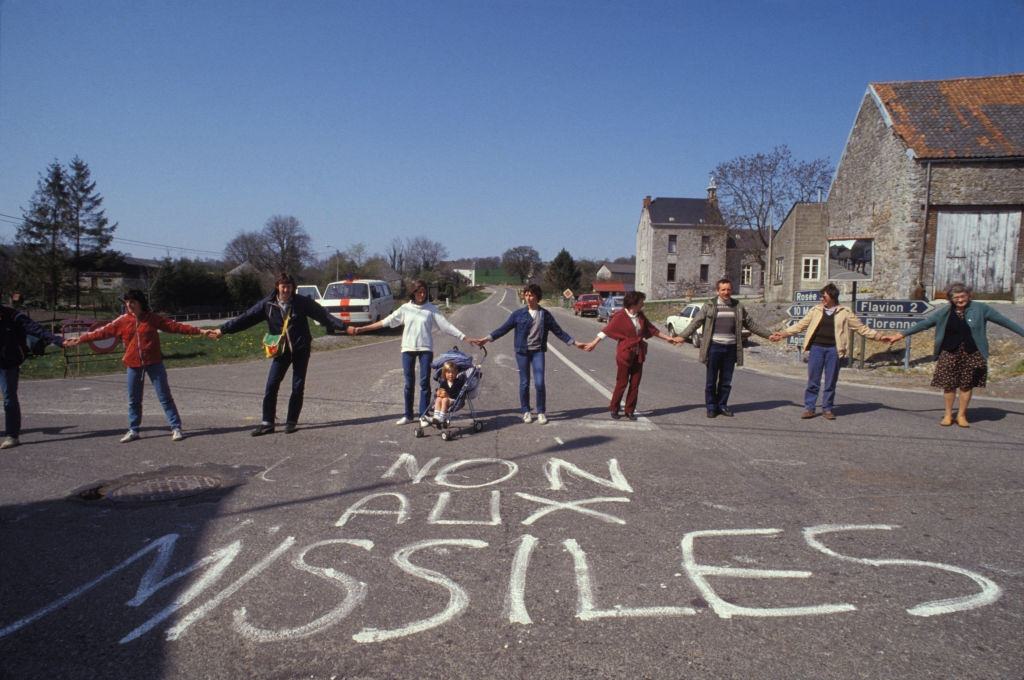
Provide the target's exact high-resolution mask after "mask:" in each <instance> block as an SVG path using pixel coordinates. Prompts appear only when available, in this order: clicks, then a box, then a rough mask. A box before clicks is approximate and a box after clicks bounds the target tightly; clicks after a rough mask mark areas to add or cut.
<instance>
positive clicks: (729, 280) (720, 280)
mask: <svg viewBox="0 0 1024 680" xmlns="http://www.w3.org/2000/svg"><path fill="white" fill-rule="evenodd" d="M723 283H728V284H729V285H730V286H731V285H732V279H727V278H725V277H722V278H720V279H718V280H717V281H715V290H718V287H719V286H721V285H722V284H723Z"/></svg>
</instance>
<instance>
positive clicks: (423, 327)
mask: <svg viewBox="0 0 1024 680" xmlns="http://www.w3.org/2000/svg"><path fill="white" fill-rule="evenodd" d="M403 325H404V326H405V330H404V331H403V332H402V370H403V371H404V372H405V415H403V416H402V417H401V418H399V419H398V421H397V422H396V423H395V424H396V425H405V424H406V423H411V422H413V420H414V419H415V418H416V417H417V416H416V414H414V413H413V412H412V399H413V395H414V393H415V391H416V365H417V364H419V372H420V376H419V383H420V410H419V415H423V414H424V413H426V412H427V405H428V404H429V403H430V394H431V389H430V363H431V362H432V361H433V360H434V339H433V337H432V335H431V333H432V332H433V331H434V329H435V328H436V329H437V330H441V331H444V332H445V333H447V334H448V335H451V336H454V337H456V338H458V339H459V340H465V339H466V334H465V333H463V332H462V331H460V330H459V329H458V328H456V327H455V326H454V325H452V323H451V322H450V321H448V319H446V318H445V317H444V314H442V313H441V310H439V309H438V308H437V307H436V306H435V305H434V304H433V303H431V302H429V301H428V300H427V284H426V283H425V282H423V281H415V282H413V285H412V295H411V296H410V299H409V302H406V303H405V304H404V305H402V306H401V307H399V308H398V309H396V310H395V311H393V312H391V314H389V315H388V316H386V317H384V318H383V319H381V320H380V321H377V322H376V323H371V324H370V325H369V326H362V327H359V328H356V327H354V326H349V327H348V332H349V333H350V334H352V335H358V334H360V333H368V332H369V331H375V330H377V329H378V328H384V327H388V328H397V327H398V326H403ZM469 342H471V343H474V344H477V343H479V342H480V341H479V340H477V339H475V338H469Z"/></svg>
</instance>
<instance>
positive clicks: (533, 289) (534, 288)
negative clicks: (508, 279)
mask: <svg viewBox="0 0 1024 680" xmlns="http://www.w3.org/2000/svg"><path fill="white" fill-rule="evenodd" d="M523 293H533V294H534V295H536V296H537V300H538V301H539V300H540V299H541V298H543V297H544V291H543V290H541V287H540V286H538V285H537V284H536V283H530V284H527V285H526V286H525V287H524V288H523Z"/></svg>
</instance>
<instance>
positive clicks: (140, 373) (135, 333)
mask: <svg viewBox="0 0 1024 680" xmlns="http://www.w3.org/2000/svg"><path fill="white" fill-rule="evenodd" d="M123 299H124V304H125V307H126V308H127V310H128V311H127V313H125V314H122V315H121V316H119V317H117V318H116V319H114V320H113V321H111V322H110V323H108V324H107V325H106V326H102V327H100V328H97V329H96V330H94V331H89V332H88V333H83V334H82V335H80V336H78V338H75V339H71V340H67V341H66V346H68V347H74V346H75V345H78V344H79V343H82V342H92V341H93V340H102V339H104V338H114V337H116V338H120V339H121V341H122V342H123V343H124V358H123V359H122V361H123V362H124V365H125V366H126V367H127V368H128V432H127V434H125V435H124V436H123V437H121V442H122V443H126V442H133V441H135V440H136V439H138V438H139V427H140V426H141V425H142V383H143V380H144V379H145V376H147V375H148V376H149V381H150V382H151V383H153V389H154V390H156V396H157V399H159V400H160V405H161V406H163V407H164V415H166V416H167V423H168V424H169V425H170V426H171V439H172V440H173V441H176V442H179V441H181V440H182V439H184V438H185V435H184V434H183V433H182V431H181V416H180V415H178V407H177V406H175V404H174V398H173V397H172V396H171V386H170V385H169V384H168V383H167V369H166V368H164V361H163V356H162V355H161V354H160V335H159V332H158V331H164V332H166V333H182V334H184V335H206V336H207V337H210V334H211V332H212V331H204V330H202V329H200V328H196V327H195V326H189V325H188V324H184V323H178V322H177V321H172V320H170V319H165V318H164V317H162V316H160V315H159V314H154V313H153V312H151V311H149V303H148V302H147V300H146V294H145V293H143V292H142V291H141V290H130V291H128V292H127V293H125V294H124V298H123Z"/></svg>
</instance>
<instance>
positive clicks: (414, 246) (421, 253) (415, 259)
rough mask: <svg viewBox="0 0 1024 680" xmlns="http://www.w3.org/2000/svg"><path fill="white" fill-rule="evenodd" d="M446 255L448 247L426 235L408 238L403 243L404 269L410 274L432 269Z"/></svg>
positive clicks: (414, 274) (413, 274) (416, 274)
mask: <svg viewBox="0 0 1024 680" xmlns="http://www.w3.org/2000/svg"><path fill="white" fill-rule="evenodd" d="M446 257H448V249H447V248H446V247H445V246H444V244H443V243H439V242H437V241H432V240H430V239H429V238H427V237H426V236H417V237H416V238H412V239H409V240H408V241H407V242H406V244H405V269H406V272H407V273H408V274H410V275H412V276H418V275H420V274H422V273H423V272H429V271H434V270H435V269H437V266H438V265H439V264H441V260H443V259H444V258H446Z"/></svg>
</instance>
